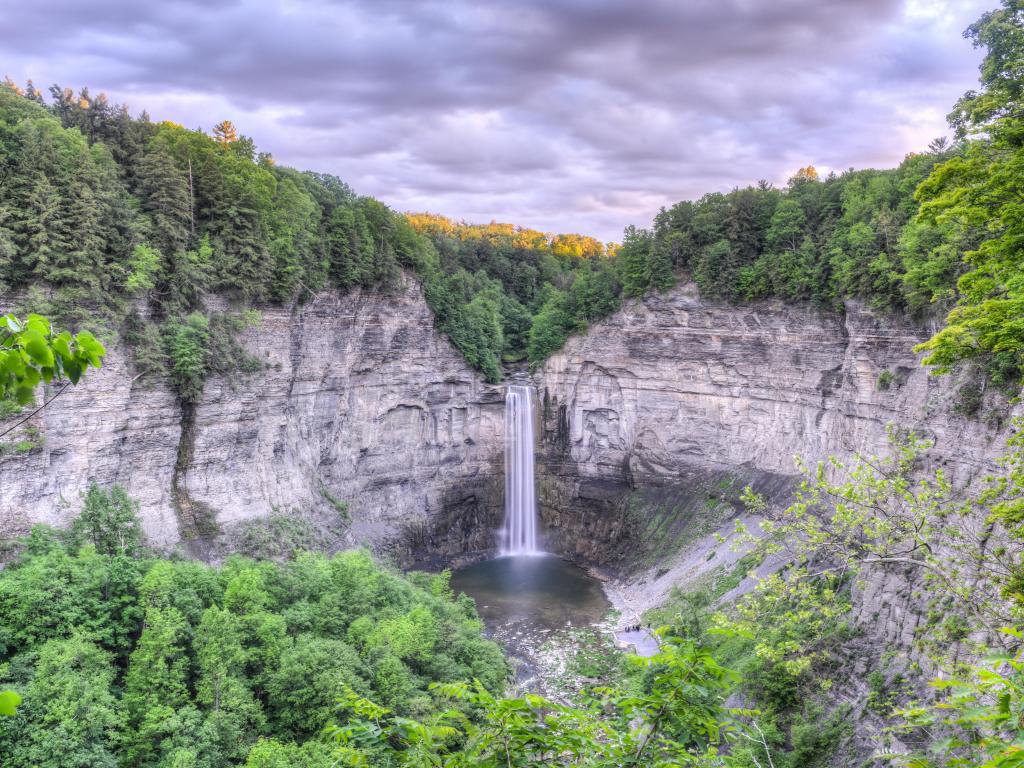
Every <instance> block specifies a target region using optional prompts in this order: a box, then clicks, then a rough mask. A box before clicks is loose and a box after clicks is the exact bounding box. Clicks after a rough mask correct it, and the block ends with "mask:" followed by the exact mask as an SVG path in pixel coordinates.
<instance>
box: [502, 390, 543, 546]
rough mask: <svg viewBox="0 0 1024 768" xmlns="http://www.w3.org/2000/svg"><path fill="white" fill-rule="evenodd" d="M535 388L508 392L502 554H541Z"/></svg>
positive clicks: (506, 394) (506, 398)
mask: <svg viewBox="0 0 1024 768" xmlns="http://www.w3.org/2000/svg"><path fill="white" fill-rule="evenodd" d="M533 448H534V442H533V389H532V388H531V387H527V386H523V385H521V384H509V385H508V389H507V390H506V391H505V528H504V530H503V531H502V537H501V538H502V541H501V543H502V554H504V555H537V554H541V550H540V548H539V547H538V546H537V493H536V485H535V482H536V481H535V480H534V476H533Z"/></svg>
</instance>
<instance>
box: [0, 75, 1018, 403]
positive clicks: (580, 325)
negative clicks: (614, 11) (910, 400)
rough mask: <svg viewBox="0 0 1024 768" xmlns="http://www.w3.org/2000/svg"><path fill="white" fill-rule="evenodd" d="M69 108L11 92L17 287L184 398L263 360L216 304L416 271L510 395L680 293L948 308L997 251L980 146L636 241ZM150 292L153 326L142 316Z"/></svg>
mask: <svg viewBox="0 0 1024 768" xmlns="http://www.w3.org/2000/svg"><path fill="white" fill-rule="evenodd" d="M50 96H51V97H50V100H49V102H48V103H47V100H46V99H44V98H43V95H42V94H41V93H40V92H39V91H38V90H37V89H36V88H35V87H34V86H32V85H31V84H29V85H28V86H27V87H26V88H24V89H22V88H19V87H18V86H16V85H15V84H13V83H11V82H10V81H8V82H7V83H6V84H5V86H3V87H0V201H2V203H0V288H2V289H5V290H6V289H26V288H29V287H31V286H36V289H35V293H33V294H32V298H31V301H30V302H29V303H31V304H32V306H31V307H30V308H31V309H33V310H35V311H42V312H45V313H49V314H51V315H54V316H56V317H57V318H59V319H61V320H64V321H66V322H75V323H79V324H82V323H90V324H92V325H96V324H97V323H98V322H101V321H103V322H109V323H110V324H111V325H112V326H114V327H115V328H117V329H119V330H121V332H122V333H123V334H124V335H125V337H126V338H127V340H128V342H129V343H130V344H131V346H132V347H133V349H134V350H135V359H136V365H137V366H139V367H140V368H142V370H148V369H166V370H168V371H169V372H170V373H171V375H172V377H173V379H174V381H175V382H176V384H177V385H178V390H179V392H180V394H181V396H182V397H183V398H184V399H186V400H187V399H194V398H196V397H197V396H198V393H200V392H201V390H202V382H203V379H204V377H205V375H206V374H207V373H209V372H210V371H226V370H231V369H232V368H242V369H243V370H244V369H246V368H247V367H249V366H255V365H257V363H256V361H253V360H251V359H249V358H247V356H246V355H245V354H244V352H243V351H242V350H241V349H240V348H238V347H237V345H235V344H233V341H232V340H233V334H234V332H235V331H236V330H238V329H239V328H240V327H241V325H240V324H241V323H244V322H245V321H246V320H247V319H251V318H247V317H244V316H241V315H237V316H219V315H215V314H211V313H209V312H207V311H206V310H205V309H204V304H203V295H204V294H205V293H208V292H211V291H215V292H221V293H226V294H229V295H233V296H235V297H236V298H238V299H239V300H240V301H241V302H242V304H243V305H249V306H252V305H259V304H261V303H265V302H276V303H283V304H290V303H293V302H298V301H302V300H305V299H307V298H309V297H310V296H312V295H314V294H315V293H317V292H318V291H321V290H323V289H325V288H328V287H334V288H337V289H339V290H341V291H347V290H351V289H354V288H370V289H374V290H383V291H387V290H389V289H390V288H392V287H394V286H395V285H396V283H397V281H398V280H399V277H400V274H401V271H402V270H408V271H411V272H413V273H415V274H416V275H417V277H418V279H419V281H420V282H421V283H422V285H423V287H424V291H425V295H426V299H427V302H428V304H429V305H430V307H431V309H432V310H433V312H434V315H435V319H436V323H437V326H438V328H439V330H440V331H442V332H443V333H445V334H447V335H448V336H449V338H450V339H451V340H452V342H453V343H454V344H455V346H456V347H457V348H458V349H459V350H460V352H461V353H462V354H463V355H464V357H465V358H466V360H467V362H468V363H469V364H470V365H472V366H473V367H474V368H476V369H478V370H480V371H482V372H483V373H484V374H485V375H486V376H487V377H488V379H490V380H491V381H497V380H499V379H500V378H501V377H502V367H501V366H502V363H503V362H513V361H518V360H523V359H526V360H528V361H529V363H531V364H534V365H536V364H538V363H540V362H542V361H543V360H545V359H546V358H547V357H548V356H549V355H551V354H552V353H553V352H555V351H556V350H558V349H560V348H561V347H562V345H563V344H564V343H565V341H566V339H567V338H568V337H569V336H570V335H572V334H574V333H578V332H580V331H582V330H584V329H585V328H586V327H587V326H588V325H589V324H590V323H592V322H594V321H596V320H599V319H600V318H603V317H606V316H607V315H609V314H611V313H612V312H614V311H615V309H617V308H618V306H619V305H620V303H621V301H622V300H623V298H629V297H639V296H643V295H644V294H646V293H647V292H649V291H652V290H664V289H666V288H669V287H671V286H672V285H674V284H675V283H676V282H677V281H678V280H680V279H692V280H693V281H694V282H695V283H696V284H697V286H698V288H699V289H700V292H701V294H702V295H703V296H705V297H708V298H713V299H721V300H727V301H736V302H738V301H750V300H755V299H763V298H770V297H778V298H782V299H786V300H789V301H800V302H812V303H814V304H816V305H820V306H823V307H831V308H841V306H842V302H843V301H844V300H845V299H848V298H858V299H861V300H864V301H866V302H867V303H869V304H870V305H871V306H872V307H874V308H876V309H879V310H883V311H894V312H901V313H914V314H921V313H927V312H934V311H936V309H938V310H941V311H945V310H948V309H950V308H951V307H952V306H953V305H954V303H955V302H956V300H957V297H958V296H959V294H958V290H957V280H958V279H959V278H960V277H961V276H962V275H964V274H965V273H966V272H969V271H970V269H971V262H970V258H971V256H970V254H972V253H973V252H974V250H975V249H976V248H978V246H979V245H980V244H982V243H984V242H985V240H986V238H987V237H989V236H990V233H989V232H988V231H987V230H986V227H985V226H984V224H983V223H977V224H976V223H973V222H969V221H968V222H964V221H963V220H957V219H955V218H952V217H949V216H943V215H942V211H941V210H936V206H935V205H934V204H933V203H934V199H933V198H936V197H938V196H941V195H942V194H944V191H943V189H942V186H943V182H941V174H942V173H943V169H944V168H947V167H949V166H950V165H954V164H955V163H956V162H962V161H963V160H964V158H965V157H966V156H968V155H969V154H970V153H971V152H973V151H975V149H974V148H975V147H976V146H977V145H978V144H979V142H978V141H977V140H975V141H966V140H962V141H959V142H958V143H956V144H954V145H949V144H947V143H946V142H945V141H943V140H940V141H936V142H933V144H932V146H931V147H930V148H929V149H928V151H926V152H923V153H919V154H911V155H909V156H908V157H907V158H906V159H905V160H904V162H903V163H902V164H901V165H900V166H899V167H898V168H896V169H892V170H881V171H879V170H865V171H852V170H851V171H848V172H846V173H843V174H838V175H837V174H830V175H829V176H828V177H826V178H819V177H818V174H817V173H816V172H815V171H814V169H813V168H810V167H808V168H805V169H802V170H801V171H800V172H798V173H797V174H796V175H795V176H794V177H793V178H792V179H790V181H789V183H788V184H787V185H786V186H785V187H784V188H776V187H774V186H772V185H771V184H768V183H765V182H761V183H759V184H757V185H756V186H751V187H747V188H742V189H734V190H733V191H731V192H728V193H712V194H708V195H705V196H704V197H702V198H700V199H699V200H697V201H684V202H680V203H678V204H676V205H674V206H672V207H671V208H668V209H663V210H662V211H661V212H659V213H658V215H657V216H656V217H655V219H654V221H653V224H652V226H651V227H650V228H647V229H640V228H635V227H628V228H627V229H626V231H625V233H624V236H623V243H622V245H621V247H620V246H617V245H614V244H603V243H600V242H598V241H597V240H595V239H593V238H589V237H585V236H582V235H556V236H550V235H547V234H545V233H541V232H538V231H535V230H530V229H526V228H521V227H515V226H512V225H508V224H497V223H492V224H489V225H470V224H465V223H456V222H453V221H451V220H449V219H446V218H444V217H442V216H438V215H432V214H409V215H401V214H397V213H395V212H393V211H391V210H390V209H388V208H387V207H386V206H385V205H383V204H382V203H380V202H378V201H377V200H374V199H373V198H369V197H361V196H358V195H356V194H355V193H354V192H353V191H352V190H351V189H350V188H349V187H348V186H347V185H346V184H345V183H344V182H343V181H341V180H340V179H338V178H336V177H334V176H330V175H325V174H318V173H312V172H299V171H296V170H293V169H291V168H285V167H282V166H279V165H277V164H276V163H275V162H274V160H273V158H272V157H271V156H270V155H269V154H267V153H263V152H258V151H257V150H256V147H255V145H254V143H253V141H252V140H251V139H249V138H248V137H246V136H244V135H240V134H239V133H238V132H237V131H236V130H235V128H234V126H233V125H232V124H231V123H229V122H226V121H225V122H222V123H220V124H218V125H217V126H216V127H215V128H214V129H213V132H212V135H207V134H206V133H204V132H202V131H199V130H188V129H185V128H183V127H181V126H179V125H175V124H172V123H168V122H162V123H155V122H152V121H151V120H150V119H149V117H148V116H147V115H146V113H144V112H143V113H142V114H141V115H140V116H138V117H133V116H131V115H130V113H129V112H128V109H127V107H125V106H123V105H112V104H110V103H109V102H108V101H107V99H106V98H105V97H104V96H102V95H99V96H95V97H94V96H92V95H90V93H89V92H88V90H86V89H83V90H82V91H81V92H79V93H77V94H76V93H74V92H73V91H71V90H70V89H61V88H58V87H56V86H54V87H53V88H51V89H50ZM936 177H940V181H936ZM930 200H931V201H932V202H931V203H930V202H929V201H930ZM922 202H924V204H925V205H924V209H925V210H923V211H922ZM940 208H941V206H940ZM39 286H46V287H47V289H46V292H45V294H43V293H40V292H39V291H38V287H39ZM143 297H144V298H145V299H146V300H147V301H148V302H149V303H150V306H151V307H152V311H151V312H149V313H147V314H146V317H145V318H143V317H142V316H140V315H139V314H137V313H135V311H134V309H133V307H135V306H137V300H138V299H139V298H143ZM960 341H963V339H962V337H961V338H960ZM989 346H990V347H991V345H989ZM981 347H984V345H980V346H979V344H977V343H974V342H971V341H970V340H968V343H967V344H966V345H964V344H961V346H960V347H959V348H958V350H959V351H957V352H955V353H952V357H953V358H955V360H958V359H960V358H963V357H972V356H975V355H976V353H984V356H985V357H986V362H987V363H988V366H989V372H990V374H991V375H992V376H993V377H994V378H995V379H996V380H997V381H999V382H1001V383H1005V384H1012V383H1013V382H1016V381H1017V380H1018V379H1019V373H1020V364H1019V362H1020V361H1019V358H1020V353H1019V349H1018V348H1014V350H1012V351H1011V352H1009V353H1007V352H1005V351H1003V352H1002V353H1000V352H999V351H998V350H996V351H993V350H992V349H990V348H989V349H984V348H981ZM947 357H949V355H947ZM955 360H954V362H955ZM937 362H940V363H941V362H942V360H941V359H940V360H937Z"/></svg>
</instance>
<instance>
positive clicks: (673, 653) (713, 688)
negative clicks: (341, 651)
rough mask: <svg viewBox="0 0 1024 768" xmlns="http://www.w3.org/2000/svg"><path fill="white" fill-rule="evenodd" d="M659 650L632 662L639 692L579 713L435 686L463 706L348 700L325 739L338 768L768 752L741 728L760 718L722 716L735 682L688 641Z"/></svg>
mask: <svg viewBox="0 0 1024 768" xmlns="http://www.w3.org/2000/svg"><path fill="white" fill-rule="evenodd" d="M662 648H663V650H662V652H661V653H660V654H658V655H657V656H654V657H653V658H650V659H640V658H637V657H632V659H633V662H634V663H635V664H637V665H639V666H640V667H641V668H642V669H641V671H642V672H643V673H644V680H645V684H644V685H643V686H642V688H641V690H639V691H623V690H618V689H612V688H599V689H596V690H595V691H594V695H593V696H592V697H589V698H587V699H584V700H583V701H582V702H581V703H579V704H577V705H574V706H569V705H566V704H560V703H556V702H553V701H550V700H548V699H546V698H544V697H541V696H537V695H531V694H527V695H525V696H522V697H519V698H501V697H499V696H495V695H494V694H492V693H490V692H489V691H487V689H486V688H484V687H483V686H481V685H480V684H479V683H477V684H474V685H467V684H445V685H435V686H434V687H433V689H434V692H435V694H437V695H439V696H440V697H442V698H444V699H447V700H449V701H452V702H458V703H459V704H460V705H461V706H459V707H458V708H453V709H450V710H448V711H445V712H441V713H440V714H438V715H437V716H435V717H434V718H433V719H431V720H429V721H426V722H420V721H415V720H411V719H408V718H403V717H398V716H396V715H394V714H393V713H392V712H390V711H389V710H387V709H385V708H383V707H380V706H378V705H376V704H374V703H373V702H372V701H369V700H367V699H365V698H362V697H359V696H357V695H356V694H355V693H353V692H351V691H349V692H348V694H347V695H346V696H344V697H343V698H342V699H341V700H340V702H339V710H340V712H341V713H342V715H343V716H344V718H345V722H344V724H339V725H333V726H331V727H330V728H329V729H328V734H329V735H330V736H331V737H332V738H333V739H334V741H335V742H336V743H337V744H338V748H339V752H338V754H339V761H340V762H341V763H342V764H344V765H348V766H352V767H353V768H360V767H361V766H368V765H393V766H402V767H403V768H421V767H424V768H425V767H426V766H449V767H450V768H469V766H479V767H480V768H509V767H510V766H515V767H516V768H541V767H542V766H552V767H554V766H564V765H579V766H587V767H588V768H599V767H601V768H603V767H605V766H607V767H608V768H611V766H616V767H617V768H618V767H624V766H645V767H646V766H652V767H662V766H663V767H664V768H668V766H673V767H677V766H679V767H681V766H706V767H708V768H710V767H711V766H732V765H740V763H739V762H737V761H736V759H735V758H734V757H731V756H730V755H729V754H728V750H727V749H722V748H723V747H724V746H725V745H727V744H729V743H731V742H735V741H737V740H738V739H740V738H746V739H747V740H748V741H752V742H755V743H757V744H759V745H762V749H765V750H766V749H767V745H765V744H764V739H763V736H760V735H759V731H758V730H757V728H756V727H748V726H745V725H744V724H743V723H742V722H741V720H742V719H743V718H746V717H751V716H753V715H755V714H756V713H754V712H753V711H749V710H730V709H727V708H726V707H725V700H726V697H727V696H728V693H729V692H730V691H731V689H732V686H733V684H734V683H735V675H734V673H732V672H730V671H729V670H727V669H725V668H723V667H722V666H720V665H719V664H718V663H717V662H716V661H715V660H714V658H713V657H712V656H711V654H710V653H709V652H708V651H707V650H706V649H704V648H702V647H700V646H698V645H697V644H696V643H694V642H692V641H689V640H679V639H677V638H666V639H665V642H664V644H663V646H662ZM467 711H468V712H470V713H472V715H467V714H466V712H467ZM746 754H749V753H746ZM764 757H765V759H766V765H771V757H770V755H768V754H766V753H764ZM754 762H755V764H757V758H756V757H755V759H754ZM744 765H746V763H744Z"/></svg>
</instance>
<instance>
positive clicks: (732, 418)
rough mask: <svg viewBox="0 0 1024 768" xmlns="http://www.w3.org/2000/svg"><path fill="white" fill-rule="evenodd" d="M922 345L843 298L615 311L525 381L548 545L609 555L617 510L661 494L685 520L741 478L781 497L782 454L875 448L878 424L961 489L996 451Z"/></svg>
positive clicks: (619, 530) (985, 428)
mask: <svg viewBox="0 0 1024 768" xmlns="http://www.w3.org/2000/svg"><path fill="white" fill-rule="evenodd" d="M928 335H929V331H928V329H925V328H921V327H919V326H914V325H912V324H910V323H906V322H899V321H897V320H895V319H893V318H890V317H879V316H877V315H874V314H872V313H870V312H868V311H866V310H865V309H864V308H863V307H861V306H859V305H857V304H855V303H850V304H848V306H847V308H846V312H845V314H843V315H840V314H838V313H825V312H816V311H814V310H811V309H807V308H801V307H794V306H787V305H785V304H782V303H778V302H765V303H759V304H752V305H747V306H739V307H737V306H731V305H727V304H720V303H715V302H710V301H704V300H701V299H700V298H698V296H697V294H696V291H695V289H694V288H693V286H683V287H681V288H678V289H676V290H675V291H673V292H670V293H668V294H665V295H663V296H655V297H649V298H647V299H644V300H643V301H637V302H633V303H631V304H628V305H627V306H626V307H625V308H624V309H623V310H622V311H620V312H619V313H617V314H616V315H614V316H613V317H611V318H609V319H608V320H606V321H604V322H602V323H600V324H598V325H596V326H594V327H593V328H591V329H590V330H589V331H588V332H587V333H586V334H585V335H583V336H580V337H577V338H574V339H571V340H570V341H569V343H568V344H567V345H566V347H565V348H564V349H563V350H562V351H561V352H560V353H558V354H556V355H555V356H553V357H552V358H551V359H550V360H549V361H548V362H547V364H546V365H545V366H544V368H543V370H542V371H541V372H540V373H539V375H538V377H537V379H538V386H539V387H540V389H541V402H542V406H543V416H542V418H543V430H542V434H543V438H542V441H543V446H542V451H541V457H540V461H539V464H540V466H541V467H542V469H541V473H542V477H543V480H542V486H541V495H542V503H543V509H544V515H545V522H546V524H547V525H548V527H549V538H550V540H551V541H552V543H553V545H554V546H555V547H556V548H557V549H559V550H560V551H563V552H566V553H569V554H572V555H574V556H576V557H579V558H581V559H586V560H590V561H592V562H593V561H602V560H609V559H612V558H613V557H615V556H616V554H617V553H618V550H617V549H616V547H615V546H609V541H614V540H615V539H616V538H621V537H624V536H627V535H628V534H629V533H631V532H635V531H631V530H628V529H629V527H630V525H631V520H632V522H633V523H635V522H636V521H635V519H632V518H631V517H630V515H629V514H628V513H629V507H630V505H633V506H634V507H635V506H636V505H637V504H639V505H640V506H644V505H647V506H658V498H657V495H658V493H660V494H661V496H663V497H666V498H667V499H668V501H669V502H671V503H672V504H675V505H677V506H678V507H679V510H680V512H681V513H682V514H684V515H685V514H692V513H693V512H694V511H695V508H696V507H699V506H700V505H701V504H702V503H703V501H704V500H706V499H708V498H712V497H720V496H722V497H724V496H727V495H729V493H731V492H734V491H736V490H739V489H742V487H743V485H745V484H746V483H754V484H755V485H756V486H760V488H761V489H762V490H764V491H767V492H768V493H769V494H773V493H774V494H775V495H776V496H778V497H779V498H780V499H781V497H782V496H784V495H785V491H786V489H787V488H788V487H789V484H790V482H791V478H792V476H793V474H794V463H793V459H794V457H795V456H797V455H800V456H802V457H804V458H806V459H808V460H810V461H816V460H818V459H822V458H825V457H827V456H828V455H830V454H831V455H837V456H843V455H847V454H849V453H850V452H852V451H860V452H865V453H869V454H870V453H874V454H877V453H879V452H881V451H883V450H884V449H885V442H886V425H887V424H888V423H890V422H891V423H894V424H897V425H899V426H900V427H903V428H911V429H914V430H915V431H917V432H918V433H919V434H923V435H926V436H929V437H931V438H932V439H934V441H935V449H934V450H933V452H932V454H933V456H934V457H935V460H937V461H939V462H942V463H944V464H946V465H948V466H947V471H949V472H950V473H951V474H952V476H953V477H954V479H956V480H958V481H960V482H967V481H968V480H969V479H970V478H971V477H972V476H974V475H976V474H977V473H978V472H979V471H980V470H981V469H982V468H984V467H987V466H989V462H990V460H991V458H992V457H993V455H994V453H995V452H996V451H998V449H999V448H1000V447H1001V440H999V439H997V438H998V436H999V434H1000V430H999V424H998V423H993V422H992V420H991V419H989V420H988V421H986V420H985V419H981V418H979V417H978V415H975V416H974V417H973V418H967V417H964V416H960V415H957V414H956V413H955V412H954V410H953V408H952V406H953V404H954V402H955V400H956V399H957V397H958V388H959V387H961V386H963V385H964V382H963V381H957V380H951V379H950V378H948V377H942V378H937V377H934V376H930V375H929V374H928V373H927V371H925V370H924V369H922V368H921V366H920V363H919V361H918V359H917V357H916V356H915V355H914V353H913V351H912V349H913V347H914V345H915V344H917V343H918V342H920V341H922V340H923V339H924V338H927V336H928ZM885 371H888V374H887V376H886V377H885V378H890V377H891V381H890V382H889V384H888V387H886V386H885V381H884V379H883V382H882V384H881V385H880V384H879V376H880V375H881V374H882V373H883V372H885ZM652 489H661V490H660V491H659V492H658V493H655V494H654V495H653V496H652ZM666 494H667V496H666ZM680 505H681V506H680ZM661 506H664V503H662V504H661ZM662 533H667V534H668V535H671V530H670V529H666V530H665V531H662Z"/></svg>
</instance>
